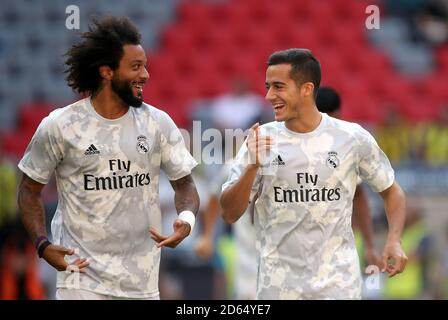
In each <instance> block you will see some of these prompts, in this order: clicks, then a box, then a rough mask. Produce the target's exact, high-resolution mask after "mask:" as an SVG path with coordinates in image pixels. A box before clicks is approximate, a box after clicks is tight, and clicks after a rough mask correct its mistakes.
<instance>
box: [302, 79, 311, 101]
mask: <svg viewBox="0 0 448 320" xmlns="http://www.w3.org/2000/svg"><path fill="white" fill-rule="evenodd" d="M300 93H301V94H302V97H305V98H308V97H312V96H313V94H314V84H313V83H312V82H305V83H304V84H303V85H302V88H300Z"/></svg>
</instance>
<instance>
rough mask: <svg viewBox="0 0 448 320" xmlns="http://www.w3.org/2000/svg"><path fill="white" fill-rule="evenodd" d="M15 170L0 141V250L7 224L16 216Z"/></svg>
mask: <svg viewBox="0 0 448 320" xmlns="http://www.w3.org/2000/svg"><path fill="white" fill-rule="evenodd" d="M16 189H17V172H16V169H15V166H14V164H13V163H12V161H10V160H8V159H7V158H6V157H5V156H4V154H3V148H2V143H1V141H0V195H1V197H0V252H1V248H2V246H3V244H4V238H5V236H6V232H7V225H8V224H9V223H11V222H12V221H13V220H14V219H15V218H16V216H17V207H16Z"/></svg>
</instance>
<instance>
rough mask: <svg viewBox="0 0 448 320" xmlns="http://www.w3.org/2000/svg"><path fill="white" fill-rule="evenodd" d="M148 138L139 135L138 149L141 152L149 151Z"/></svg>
mask: <svg viewBox="0 0 448 320" xmlns="http://www.w3.org/2000/svg"><path fill="white" fill-rule="evenodd" d="M146 140H147V139H146V137H145V136H138V137H137V151H138V152H139V153H141V154H145V153H148V151H149V144H148V142H147V141H146Z"/></svg>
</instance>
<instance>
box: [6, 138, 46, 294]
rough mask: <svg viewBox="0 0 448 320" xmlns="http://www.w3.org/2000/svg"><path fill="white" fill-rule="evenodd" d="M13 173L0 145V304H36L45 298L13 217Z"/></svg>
mask: <svg viewBox="0 0 448 320" xmlns="http://www.w3.org/2000/svg"><path fill="white" fill-rule="evenodd" d="M16 191H17V170H16V168H15V165H14V164H13V162H12V161H10V160H9V159H7V158H6V157H5V156H4V154H3V148H2V143H1V141H0V300H5V299H7V300H17V299H20V300H29V299H30V300H38V299H44V298H45V294H44V290H43V287H42V284H41V282H40V279H39V273H38V272H39V267H38V261H37V260H38V259H37V257H36V254H35V250H34V248H33V245H32V243H31V242H30V241H29V239H28V237H27V235H26V231H25V229H24V228H23V225H22V224H21V223H20V219H19V216H18V214H17V201H16Z"/></svg>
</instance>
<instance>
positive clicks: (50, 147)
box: [18, 115, 64, 184]
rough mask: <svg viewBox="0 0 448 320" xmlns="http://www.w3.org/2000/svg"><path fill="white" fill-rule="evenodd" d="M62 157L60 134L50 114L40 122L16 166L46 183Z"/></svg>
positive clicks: (32, 177)
mask: <svg viewBox="0 0 448 320" xmlns="http://www.w3.org/2000/svg"><path fill="white" fill-rule="evenodd" d="M63 157H64V155H63V139H62V135H61V133H60V131H59V129H58V128H57V125H56V123H55V120H54V119H52V118H51V115H50V116H48V117H46V118H44V119H43V120H42V122H41V123H40V125H39V127H38V128H37V130H36V132H35V133H34V135H33V137H32V138H31V141H30V143H29V145H28V147H27V148H26V151H25V154H24V155H23V158H22V159H21V160H20V162H19V164H18V167H19V169H20V170H21V171H22V172H23V173H25V174H26V175H27V176H29V177H30V178H31V179H33V180H35V181H37V182H39V183H42V184H47V183H48V182H49V181H50V178H51V176H52V174H53V172H54V171H55V169H56V167H57V166H58V164H59V163H60V162H61V161H62V159H63Z"/></svg>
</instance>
